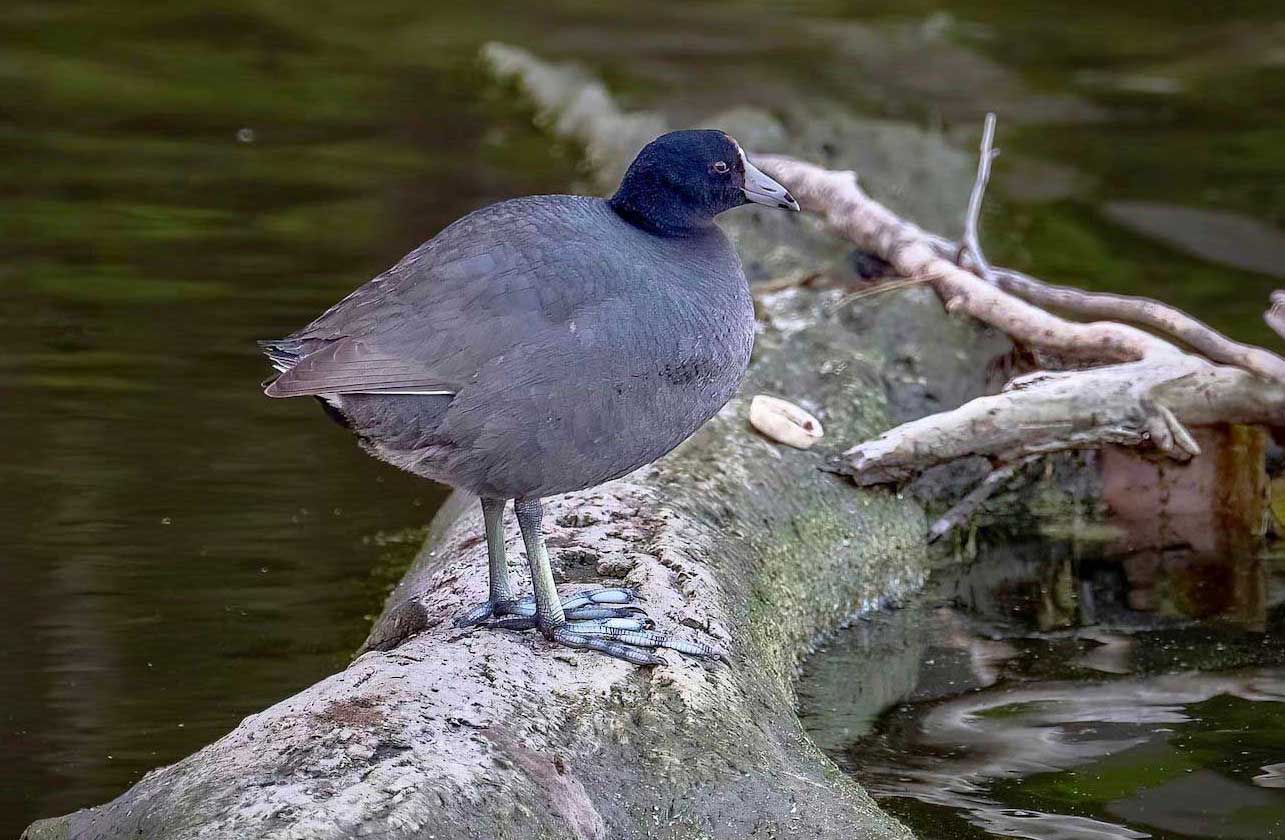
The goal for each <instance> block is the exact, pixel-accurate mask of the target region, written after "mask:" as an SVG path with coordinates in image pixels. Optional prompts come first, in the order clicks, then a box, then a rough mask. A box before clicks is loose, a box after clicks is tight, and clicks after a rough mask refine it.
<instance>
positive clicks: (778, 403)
mask: <svg viewBox="0 0 1285 840" xmlns="http://www.w3.org/2000/svg"><path fill="white" fill-rule="evenodd" d="M750 425H751V426H753V427H754V428H755V429H758V431H759V432H760V433H761V434H762V435H764V436H765V437H769V438H771V439H772V440H774V441H776V442H777V443H784V444H785V445H786V446H793V447H794V448H795V449H808V448H809V447H811V446H812V444H814V443H816V442H817V441H818V440H820V439H821V436H822V435H824V434H825V431H824V430H823V429H822V428H821V421H820V420H818V419H816V418H815V417H813V416H812V415H811V414H808V413H807V412H806V411H804V410H803V409H801V408H799V407H798V406H797V405H795V404H794V403H792V402H786V401H785V400H781V399H777V398H776V397H769V396H767V395H766V394H758V395H756V396H755V397H754V399H753V400H751V401H750Z"/></svg>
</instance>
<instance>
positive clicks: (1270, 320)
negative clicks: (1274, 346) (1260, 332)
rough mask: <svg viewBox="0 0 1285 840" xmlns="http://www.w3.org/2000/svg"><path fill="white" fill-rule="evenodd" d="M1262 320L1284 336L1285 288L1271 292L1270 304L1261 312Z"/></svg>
mask: <svg viewBox="0 0 1285 840" xmlns="http://www.w3.org/2000/svg"><path fill="white" fill-rule="evenodd" d="M1263 320H1264V321H1266V322H1267V326H1269V327H1271V328H1272V329H1273V330H1274V331H1275V332H1276V334H1277V335H1279V336H1280V337H1281V338H1285V290H1278V291H1275V292H1272V305H1271V308H1269V309H1268V310H1267V311H1266V312H1264V313H1263Z"/></svg>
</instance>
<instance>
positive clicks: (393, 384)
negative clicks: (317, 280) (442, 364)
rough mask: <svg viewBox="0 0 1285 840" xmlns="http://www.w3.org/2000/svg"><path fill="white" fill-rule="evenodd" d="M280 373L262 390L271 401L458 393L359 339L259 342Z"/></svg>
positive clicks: (424, 371) (421, 369)
mask: <svg viewBox="0 0 1285 840" xmlns="http://www.w3.org/2000/svg"><path fill="white" fill-rule="evenodd" d="M260 346H261V347H263V352H264V353H265V354H266V355H267V357H268V358H269V359H270V360H271V361H272V366H273V367H275V368H276V369H277V370H278V371H279V372H280V373H279V375H278V376H277V378H276V379H274V380H272V382H270V383H269V384H268V385H267V386H266V387H265V388H264V390H263V392H264V393H265V394H267V395H268V396H269V397H309V396H317V395H321V394H389V395H391V394H402V395H444V394H454V393H455V392H456V390H457V389H456V388H455V387H453V386H452V385H451V384H449V383H447V382H444V381H443V379H442V377H440V376H438V375H436V374H434V373H433V372H432V371H431V370H428V369H427V368H426V367H425V366H424V365H423V363H421V362H418V361H413V360H409V359H406V358H405V357H403V356H401V355H399V354H397V353H396V352H390V351H387V350H384V349H382V348H380V347H377V346H375V345H373V344H371V343H370V342H368V341H366V340H363V339H356V338H342V339H338V340H335V341H330V342H326V343H325V344H324V345H322V346H320V347H318V346H317V344H316V342H309V341H301V340H298V339H281V340H279V341H266V342H260Z"/></svg>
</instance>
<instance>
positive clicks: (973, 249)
mask: <svg viewBox="0 0 1285 840" xmlns="http://www.w3.org/2000/svg"><path fill="white" fill-rule="evenodd" d="M994 143H995V115H994V114H993V113H988V114H987V115H986V125H985V127H983V128H982V145H981V150H980V154H979V155H978V156H977V178H976V180H974V181H973V191H972V193H971V194H970V195H969V196H968V213H967V215H966V216H965V217H964V238H963V240H962V241H961V242H960V243H959V249H958V251H957V252H956V254H955V262H957V263H959V264H961V265H962V264H963V258H964V255H965V253H966V254H967V255H968V256H969V258H970V259H971V260H972V262H973V265H974V266H976V268H977V273H978V275H980V276H981V278H982V279H983V280H985V281H986V282H988V283H994V282H995V277H994V273H993V272H992V271H991V265H990V263H989V262H988V261H987V259H986V254H985V253H984V252H983V251H982V242H981V237H980V236H979V234H978V227H979V226H980V224H981V215H982V200H983V199H984V198H985V197H986V185H987V184H989V183H990V180H991V162H992V161H993V160H995V158H996V156H997V155H999V150H998V149H995V148H992V147H993V146H994Z"/></svg>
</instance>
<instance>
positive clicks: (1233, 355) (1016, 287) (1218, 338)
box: [992, 269, 1285, 382]
mask: <svg viewBox="0 0 1285 840" xmlns="http://www.w3.org/2000/svg"><path fill="white" fill-rule="evenodd" d="M992 276H993V277H994V278H995V282H996V283H997V284H998V285H999V287H1000V288H1001V289H1003V290H1004V291H1006V292H1008V293H1009V294H1012V295H1016V296H1017V297H1020V298H1021V299H1022V300H1024V301H1026V302H1027V303H1033V304H1035V305H1036V306H1040V307H1043V308H1046V309H1056V310H1058V311H1060V312H1064V313H1066V314H1068V315H1073V316H1075V317H1079V318H1110V319H1113V320H1117V321H1124V322H1127V323H1130V324H1137V325H1138V326H1142V327H1146V328H1148V329H1151V330H1155V331H1156V332H1159V333H1161V334H1163V335H1165V336H1168V337H1170V338H1174V339H1176V340H1178V341H1180V342H1182V343H1183V344H1184V345H1186V346H1187V347H1190V348H1191V349H1192V350H1194V351H1196V352H1197V353H1200V354H1201V355H1202V356H1204V357H1205V358H1207V359H1209V360H1210V361H1213V362H1218V363H1220V364H1225V365H1235V366H1237V367H1241V368H1244V369H1245V370H1248V371H1251V372H1252V373H1256V374H1258V375H1259V376H1261V377H1263V378H1264V379H1271V380H1275V381H1277V382H1285V359H1282V358H1281V357H1280V356H1278V355H1276V354H1275V353H1272V352H1271V351H1269V350H1265V349H1263V348H1262V347H1255V346H1254V345H1252V344H1244V343H1242V342H1239V341H1235V340H1233V339H1231V338H1228V337H1227V336H1225V335H1223V334H1222V333H1220V332H1218V331H1217V330H1215V329H1214V328H1213V327H1211V326H1209V325H1208V324H1206V323H1204V322H1203V321H1201V320H1199V319H1198V318H1194V317H1192V316H1191V315H1188V314H1187V313H1186V312H1183V311H1182V310H1180V309H1175V308H1174V307H1172V306H1170V305H1168V304H1166V303H1161V302H1160V301H1158V300H1153V299H1151V298H1146V297H1135V296H1131V295H1117V294H1111V293H1108V292H1086V291H1084V290H1082V289H1076V288H1073V287H1070V286H1055V285H1051V284H1048V283H1044V282H1043V281H1040V280H1036V279H1035V278H1034V277H1030V276H1028V275H1025V274H1022V273H1021V272H1019V271H1010V270H1008V269H995V270H994V271H993V272H992ZM1276 295H1281V293H1280V292H1277V293H1276ZM1273 297H1275V296H1273ZM1281 300H1282V302H1281V303H1277V304H1276V305H1275V307H1274V308H1273V309H1272V310H1269V311H1268V313H1267V314H1266V315H1265V316H1264V317H1265V318H1266V320H1267V323H1268V325H1270V326H1271V327H1272V329H1274V330H1276V332H1278V333H1280V334H1281V335H1282V337H1285V296H1282V298H1281ZM1272 312H1276V313H1277V314H1276V318H1277V319H1278V320H1277V324H1279V326H1278V325H1277V324H1272Z"/></svg>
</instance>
